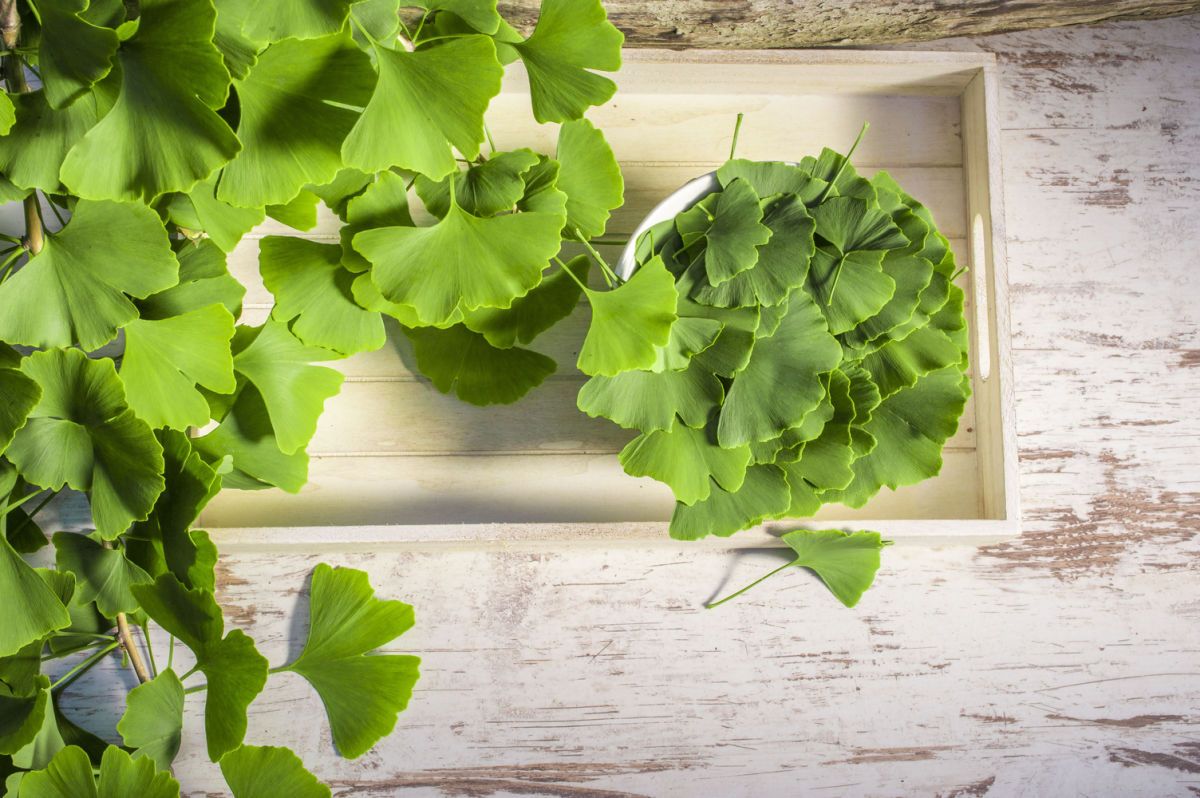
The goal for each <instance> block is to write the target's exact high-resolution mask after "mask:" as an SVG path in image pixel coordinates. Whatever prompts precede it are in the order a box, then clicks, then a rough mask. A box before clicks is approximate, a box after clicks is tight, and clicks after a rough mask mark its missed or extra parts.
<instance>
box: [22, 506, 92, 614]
mask: <svg viewBox="0 0 1200 798" xmlns="http://www.w3.org/2000/svg"><path fill="white" fill-rule="evenodd" d="M35 495H36V494H35ZM57 495H58V491H50V495H48V496H47V497H46V498H44V499H42V500H41V501H40V502H38V506H37V507H34V508H33V509H32V510H30V511H29V512H27V513H25V518H24V519H23V520H22V521H21V523H19V524H17V525H16V526H15V527H13V528H12V529H10V530H9V532H8V534H10V535H15V534H17V533H18V532H20V531H21V530H22V529H24V528H25V527H26V525H28V524H31V523H33V517H34V516H35V515H37V514H38V513H40V512H41V511H42V509H43V508H44V507H45V506H46V505H47V504H49V503H50V502H52V501H54V497H55V496H57ZM108 637H110V636H109V635H105V638H108Z"/></svg>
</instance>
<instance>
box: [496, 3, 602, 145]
mask: <svg viewBox="0 0 1200 798" xmlns="http://www.w3.org/2000/svg"><path fill="white" fill-rule="evenodd" d="M624 41H625V37H624V35H623V34H622V33H621V31H619V30H617V28H616V27H615V26H614V25H613V24H612V23H611V22H609V21H608V17H607V15H606V14H605V13H604V6H603V5H602V4H601V3H600V0H542V8H541V14H540V15H539V16H538V21H537V25H536V26H535V27H534V29H533V33H532V34H530V36H529V38H528V39H525V40H524V41H522V42H519V43H513V44H512V45H511V46H512V47H513V49H515V50H516V52H517V54H518V55H519V56H520V57H521V60H522V61H524V62H525V70H526V72H527V73H528V74H529V93H530V99H531V100H532V103H533V118H534V119H536V120H537V121H538V122H542V123H546V122H566V121H568V120H571V119H579V118H581V117H582V116H583V114H584V112H585V111H587V109H588V108H589V107H590V106H593V105H603V104H604V103H606V102H608V101H609V100H610V99H611V98H612V96H613V94H614V93H615V92H616V90H617V85H616V84H615V83H613V82H612V81H611V80H609V79H608V78H606V77H603V76H601V75H597V74H596V73H595V72H592V71H590V70H601V71H604V72H616V71H617V70H618V69H620V68H621V45H622V44H623V43H624Z"/></svg>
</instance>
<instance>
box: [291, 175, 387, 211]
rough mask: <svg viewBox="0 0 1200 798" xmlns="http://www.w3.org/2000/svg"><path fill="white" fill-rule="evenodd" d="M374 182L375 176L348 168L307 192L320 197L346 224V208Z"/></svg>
mask: <svg viewBox="0 0 1200 798" xmlns="http://www.w3.org/2000/svg"><path fill="white" fill-rule="evenodd" d="M387 174H389V173H387V172H385V173H384V174H382V175H379V177H381V178H382V177H385V176H386V175H387ZM373 180H375V175H373V174H367V173H366V172H360V171H359V170H357V169H352V168H350V167H346V168H343V169H342V170H341V171H339V172H338V173H337V174H336V175H334V178H333V180H330V181H329V182H328V183H326V184H325V185H323V186H308V187H307V190H308V191H311V192H312V193H314V194H316V195H317V196H318V197H320V198H321V201H322V202H324V203H325V206H326V207H328V208H329V210H331V211H333V212H334V214H336V215H337V217H338V218H339V219H341V220H342V221H343V222H344V221H346V206H347V205H349V203H350V201H351V200H353V199H354V198H355V197H358V196H360V195H361V194H362V193H363V191H365V190H366V189H367V187H368V186H370V185H371V181H373Z"/></svg>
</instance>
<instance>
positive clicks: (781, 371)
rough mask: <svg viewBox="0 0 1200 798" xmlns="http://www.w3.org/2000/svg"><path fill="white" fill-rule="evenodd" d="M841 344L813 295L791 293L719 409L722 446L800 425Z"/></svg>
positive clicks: (763, 437)
mask: <svg viewBox="0 0 1200 798" xmlns="http://www.w3.org/2000/svg"><path fill="white" fill-rule="evenodd" d="M841 359H842V348H841V346H840V345H839V344H838V342H837V340H836V339H834V338H833V336H831V335H830V334H829V330H828V329H827V328H826V326H825V319H824V317H823V316H822V315H821V312H820V311H819V310H817V307H816V305H815V304H813V302H812V300H811V299H809V298H808V296H807V294H805V293H804V292H802V291H798V292H796V294H795V295H794V296H793V297H792V298H791V300H790V302H789V304H788V312H787V315H786V316H785V317H784V318H783V320H782V322H781V323H780V325H779V328H778V329H777V330H776V331H775V333H774V334H773V335H770V336H767V337H764V338H759V339H758V340H757V341H756V342H755V344H754V350H753V352H752V353H751V355H750V360H749V362H748V363H747V364H746V367H745V368H744V369H742V370H741V371H740V372H738V373H737V375H736V376H735V377H734V379H733V386H732V387H731V388H730V389H729V395H728V396H727V397H726V399H725V405H724V406H723V407H722V408H721V418H720V422H719V424H718V426H717V439H718V440H719V441H720V443H721V445H722V446H727V447H728V446H738V445H741V444H744V443H751V442H754V441H768V440H771V439H772V438H776V437H778V436H779V435H780V434H781V433H782V432H783V431H784V430H786V429H788V428H790V427H794V426H796V425H797V424H799V423H800V422H801V421H802V420H803V419H804V416H805V414H806V413H808V412H810V411H812V410H813V409H814V408H815V407H816V406H817V405H818V404H820V402H821V398H822V397H823V396H824V395H825V389H824V386H823V385H822V383H821V378H820V375H821V374H824V373H825V372H827V371H831V370H832V369H834V368H836V367H837V365H838V363H840V362H841Z"/></svg>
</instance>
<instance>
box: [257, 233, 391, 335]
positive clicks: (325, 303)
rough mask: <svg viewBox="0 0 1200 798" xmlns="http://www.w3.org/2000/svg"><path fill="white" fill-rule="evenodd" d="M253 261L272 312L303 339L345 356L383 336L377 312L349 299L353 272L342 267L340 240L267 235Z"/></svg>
mask: <svg viewBox="0 0 1200 798" xmlns="http://www.w3.org/2000/svg"><path fill="white" fill-rule="evenodd" d="M258 265H259V270H260V271H261V272H262V278H263V283H264V284H265V285H266V287H267V290H268V291H270V292H271V294H272V295H273V296H274V297H275V308H274V310H272V311H271V315H272V316H273V317H274V318H276V319H278V320H279V321H282V322H291V324H290V327H291V331H292V334H294V335H295V336H296V337H297V338H299V339H300V340H301V341H303V342H304V343H306V344H308V345H310V346H319V347H323V348H325V349H332V350H333V351H335V352H339V353H341V354H344V355H350V354H353V353H355V352H363V351H373V350H375V349H378V348H379V347H381V346H383V344H384V342H385V341H386V340H387V334H386V333H385V332H384V329H383V319H382V318H381V317H380V315H379V314H378V313H374V312H372V311H369V310H364V309H363V308H362V307H360V306H359V305H358V303H357V302H355V301H354V295H353V293H352V290H351V286H352V284H353V282H354V274H353V273H352V272H350V271H347V270H346V269H345V268H344V267H343V266H342V247H341V245H340V244H324V243H321V242H319V241H308V240H306V239H302V238H292V237H290V236H288V237H284V236H268V237H267V238H264V239H263V240H262V243H261V244H260V245H259V250H258Z"/></svg>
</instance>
